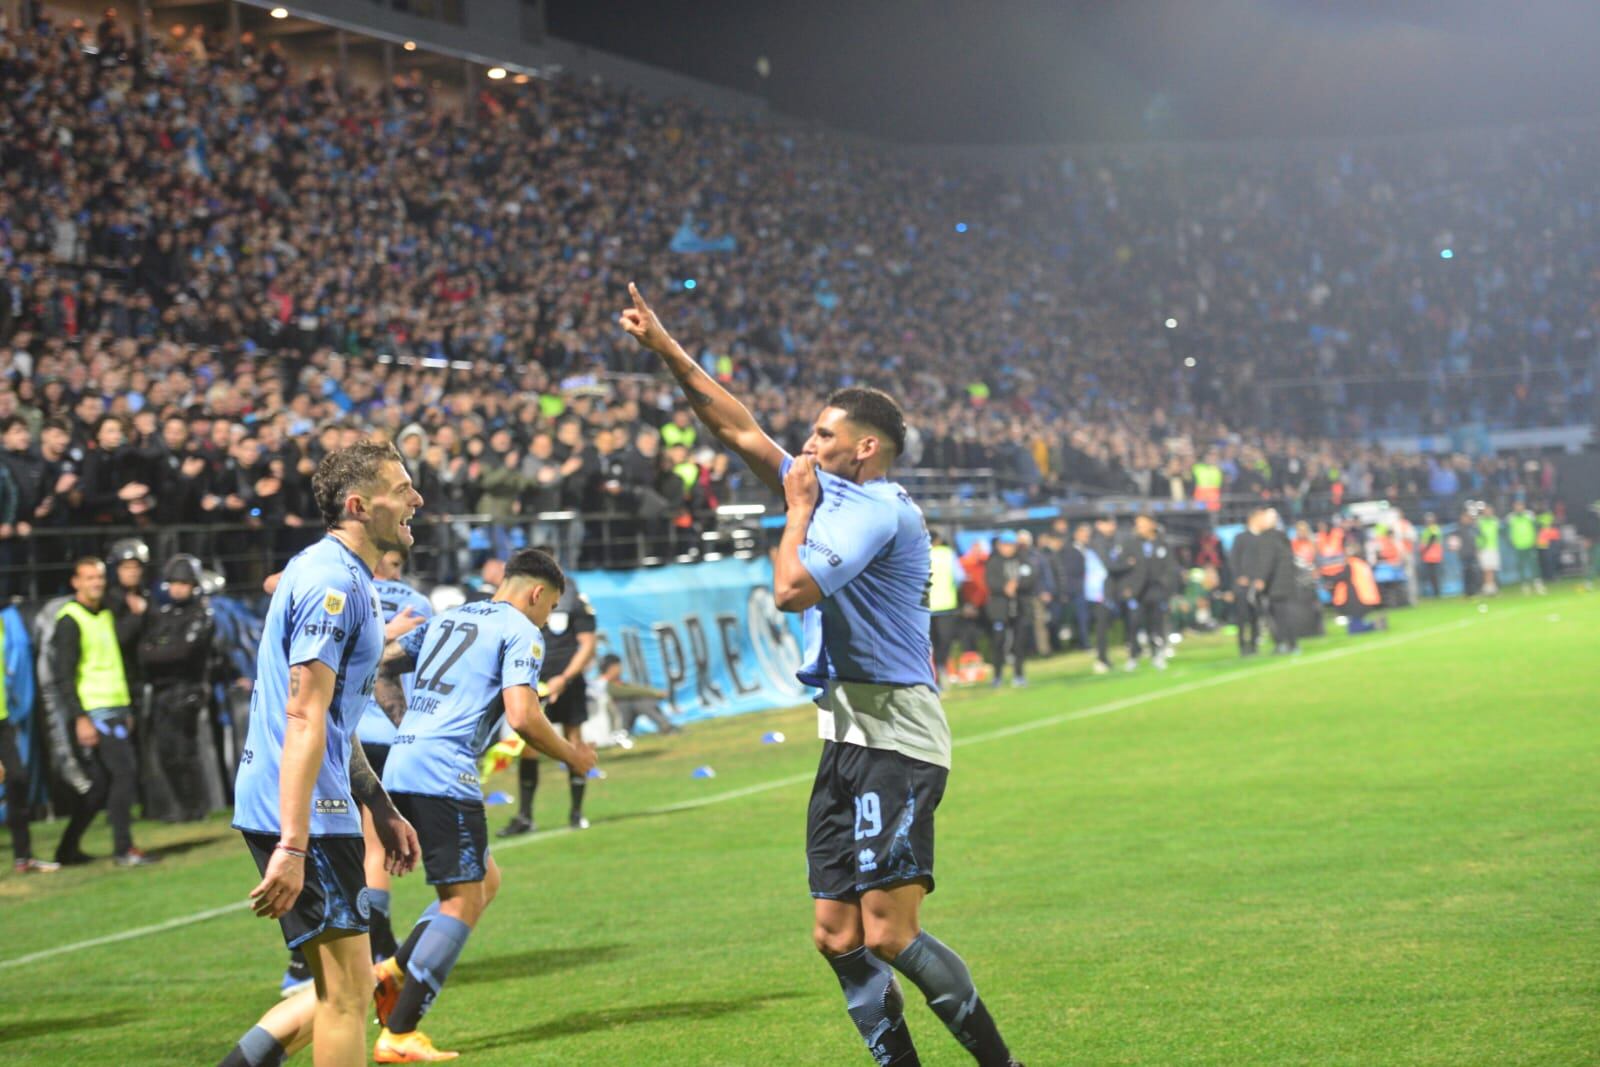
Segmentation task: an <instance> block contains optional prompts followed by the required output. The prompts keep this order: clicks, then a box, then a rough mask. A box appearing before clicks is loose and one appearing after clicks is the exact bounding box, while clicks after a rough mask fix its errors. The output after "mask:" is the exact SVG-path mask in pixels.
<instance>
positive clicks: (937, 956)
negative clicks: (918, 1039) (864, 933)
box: [894, 930, 1011, 1067]
mask: <svg viewBox="0 0 1600 1067" xmlns="http://www.w3.org/2000/svg"><path fill="white" fill-rule="evenodd" d="M894 969H895V970H897V971H899V972H900V973H901V974H903V975H905V976H906V977H907V978H909V979H911V981H912V984H914V985H915V986H916V987H917V988H918V989H920V990H922V995H923V996H925V997H927V998H928V1007H930V1008H932V1009H933V1013H934V1014H935V1015H937V1016H938V1017H939V1018H940V1020H941V1021H942V1022H943V1023H944V1025H945V1026H946V1028H948V1029H949V1031H950V1032H951V1033H952V1034H954V1035H955V1036H956V1040H957V1041H959V1042H961V1045H962V1047H963V1048H965V1049H966V1050H967V1051H968V1052H970V1053H972V1055H973V1058H974V1059H976V1060H977V1061H978V1063H979V1064H981V1065H982V1067H1007V1064H1009V1063H1010V1062H1011V1051H1010V1050H1009V1049H1007V1048H1006V1043H1005V1041H1004V1040H1003V1039H1002V1038H1001V1037H1000V1030H999V1028H998V1027H996V1026H995V1024H994V1019H993V1018H991V1017H990V1015H989V1009H988V1008H986V1007H984V1004H983V1000H982V998H980V997H979V996H978V990H977V989H976V988H975V987H974V986H973V984H972V974H971V972H969V971H968V970H967V965H966V964H965V963H963V962H962V960H961V957H960V956H957V955H956V954H955V953H954V952H952V951H951V950H950V948H949V947H948V946H946V945H944V944H943V943H941V942H940V941H939V939H938V938H936V937H934V936H933V935H932V934H930V933H928V932H927V931H926V930H924V931H923V932H922V933H920V934H918V935H917V938H916V940H915V941H913V942H911V944H909V945H907V946H906V950H905V951H904V952H902V953H900V955H898V956H896V957H895V958H894Z"/></svg>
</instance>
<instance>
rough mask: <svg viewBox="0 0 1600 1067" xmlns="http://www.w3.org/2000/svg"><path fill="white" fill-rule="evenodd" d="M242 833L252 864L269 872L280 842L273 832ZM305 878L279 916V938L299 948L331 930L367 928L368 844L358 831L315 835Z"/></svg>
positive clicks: (309, 849)
mask: <svg viewBox="0 0 1600 1067" xmlns="http://www.w3.org/2000/svg"><path fill="white" fill-rule="evenodd" d="M241 832H242V833H243V834H244V841H245V844H246V845H248V846H249V847H250V855H251V858H253V859H254V860H255V861H256V870H258V871H260V872H261V873H262V874H266V873H267V861H268V860H270V859H272V850H273V848H274V847H275V846H276V845H277V843H278V838H277V837H276V836H275V835H273V834H253V833H250V832H249V831H248V830H245V831H241ZM306 851H307V852H308V853H310V855H309V856H308V858H307V859H306V880H305V884H304V886H303V887H302V888H301V890H300V896H299V899H297V900H296V901H295V902H294V907H292V908H290V909H289V910H288V911H287V912H285V913H284V915H283V917H282V918H281V919H279V920H278V926H279V927H280V928H281V929H282V930H283V942H284V944H286V945H288V946H289V947H290V948H299V947H300V946H302V945H304V944H305V943H306V942H307V941H310V940H311V939H312V938H314V937H317V936H319V935H321V934H324V933H327V932H328V931H329V930H349V931H350V932H352V933H358V934H364V933H366V932H367V917H368V915H369V914H370V905H369V904H368V903H367V871H366V867H365V865H364V862H363V861H364V860H365V858H366V845H365V844H364V843H363V842H362V840H361V838H359V837H313V838H312V839H311V841H310V843H309V844H308V845H307V846H306Z"/></svg>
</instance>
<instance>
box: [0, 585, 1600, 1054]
mask: <svg viewBox="0 0 1600 1067" xmlns="http://www.w3.org/2000/svg"><path fill="white" fill-rule="evenodd" d="M1392 625H1393V628H1392V629H1391V630H1390V631H1389V632H1388V633H1386V634H1375V635H1370V636H1364V637H1360V638H1355V639H1351V638H1347V637H1345V636H1343V635H1342V634H1341V635H1338V636H1330V637H1328V638H1325V639H1322V640H1318V641H1312V642H1308V643H1307V645H1306V652H1305V654H1304V655H1302V656H1300V657H1298V658H1293V659H1275V658H1273V657H1269V656H1262V657H1261V658H1259V659H1256V660H1252V661H1249V662H1240V661H1238V660H1237V659H1236V658H1235V657H1234V656H1233V654H1232V648H1231V645H1230V642H1229V640H1228V639H1227V638H1224V637H1220V636H1218V637H1213V638H1204V639H1199V640H1191V641H1189V642H1186V643H1185V644H1184V645H1183V646H1182V650H1181V652H1180V654H1179V656H1178V657H1177V658H1176V659H1175V660H1174V662H1173V665H1172V668H1171V669H1170V670H1169V671H1167V672H1166V673H1165V674H1159V675H1158V674H1156V673H1154V672H1153V671H1151V670H1150V669H1149V668H1148V667H1145V668H1144V669H1143V670H1141V671H1140V672H1139V673H1137V674H1134V675H1123V674H1122V673H1121V672H1118V673H1117V674H1115V675H1113V676H1109V677H1103V678H1096V677H1091V676H1090V675H1089V674H1088V673H1087V671H1086V669H1085V668H1086V666H1087V664H1086V663H1085V661H1084V660H1083V658H1082V657H1081V656H1079V657H1068V658H1065V659H1060V660H1056V661H1052V662H1049V663H1044V664H1040V665H1039V666H1038V668H1037V670H1036V671H1035V673H1034V680H1033V685H1032V686H1031V687H1030V688H1028V689H1026V690H1018V691H1013V690H1010V689H1007V690H1003V691H1000V692H997V693H991V692H990V691H989V690H987V689H985V690H983V691H981V692H979V691H970V690H962V691H958V692H956V693H954V694H951V695H950V696H949V698H948V701H947V705H948V708H949V712H950V717H951V721H952V725H953V727H954V731H955V736H956V738H957V745H958V747H957V749H956V756H955V768H954V771H953V773H952V776H951V780H950V788H949V791H948V793H947V795H946V799H945V802H944V805H943V807H942V809H941V810H940V812H939V852H938V859H937V865H938V874H939V890H938V892H936V893H935V894H934V895H933V896H932V897H931V898H930V899H929V901H928V903H927V905H926V909H925V914H924V920H925V924H926V926H927V927H928V929H930V930H932V931H934V932H935V933H936V934H938V936H940V937H941V938H942V939H943V940H945V941H946V942H947V943H949V944H950V945H951V946H953V947H954V948H956V949H957V951H959V952H961V953H962V954H963V955H964V956H965V957H966V958H967V960H968V961H969V963H970V964H971V966H972V969H973V972H974V975H975V977H976V979H977V982H978V987H979V989H980V990H981V991H982V992H983V994H984V996H985V997H986V999H987V1000H988V1002H989V1005H990V1007H991V1008H992V1010H993V1012H994V1015H995V1017H996V1018H997V1019H998V1020H999V1022H1000V1025H1001V1027H1002V1029H1003V1031H1004V1032H1005V1033H1006V1035H1007V1037H1008V1038H1009V1039H1010V1041H1011V1042H1012V1045H1013V1048H1014V1049H1015V1050H1016V1052H1017V1053H1018V1054H1019V1056H1020V1057H1021V1058H1023V1059H1024V1060H1025V1061H1026V1062H1027V1063H1029V1064H1030V1065H1031V1067H1043V1065H1053V1064H1161V1065H1166V1064H1218V1065H1223V1064H1227V1065H1235V1064H1280V1063H1281V1064H1318V1065H1333V1064H1350V1065H1372V1064H1379V1065H1387V1064H1440V1065H1462V1064H1576V1063H1594V1062H1600V919H1597V916H1600V908H1597V900H1600V863H1597V860H1596V857H1597V854H1600V848H1597V846H1600V836H1597V830H1596V827H1597V823H1600V799H1597V798H1600V790H1597V788H1596V783H1597V781H1600V744H1597V738H1600V732H1597V727H1600V681H1597V679H1596V666H1597V664H1600V657H1597V653H1596V642H1595V637H1596V634H1597V633H1600V595H1595V594H1587V595H1586V594H1584V593H1582V592H1580V591H1578V590H1576V589H1572V588H1566V589H1562V590H1560V591H1558V592H1557V593H1555V594H1553V595H1551V596H1549V597H1546V598H1540V599H1534V598H1526V597H1523V596H1521V595H1519V594H1516V593H1512V594H1510V595H1507V596H1502V597H1501V598H1499V599H1498V600H1496V601H1493V602H1491V603H1490V605H1489V610H1488V611H1487V612H1486V613H1484V612H1480V611H1478V610H1477V609H1476V607H1475V605H1473V604H1470V603H1464V602H1460V601H1456V602H1451V603H1446V604H1440V605H1433V606H1429V607H1425V608H1422V609H1419V610H1415V611H1405V612H1396V613H1394V615H1393V616H1392ZM811 723H812V715H811V714H810V713H808V712H807V711H806V710H804V709H793V710H788V711H778V712H773V713H771V714H767V715H762V716H751V717H744V718H739V719H732V720H725V721H721V722H717V723H713V724H706V725H701V726H697V727H695V728H693V729H692V730H691V731H689V732H688V733H687V734H685V735H683V736H682V737H681V738H672V739H668V740H666V741H662V740H649V741H646V742H643V743H641V744H640V745H639V747H638V748H636V749H635V750H634V751H632V752H630V753H626V754H612V755H610V758H605V755H604V754H603V756H602V758H603V765H604V766H605V767H606V769H607V771H608V773H609V778H608V779H607V780H606V781H604V782H600V783H598V784H595V785H592V786H591V788H590V801H589V813H590V815H591V817H592V818H593V820H594V827H593V829H591V830H590V831H588V832H587V833H581V834H574V833H567V832H560V833H551V834H540V835H537V836H535V837H532V838H524V839H522V840H520V841H518V842H517V843H516V844H515V846H514V847H510V848H497V849H496V854H497V856H498V858H499V861H500V863H501V865H502V867H503V868H504V871H505V885H504V888H503V889H502V891H501V896H500V899H499V900H498V901H497V902H496V903H495V905H494V906H493V907H492V908H491V909H490V910H489V913H488V915H487V916H486V917H485V919H484V922H483V924H482V925H481V926H480V928H479V929H478V931H477V933H476V934H475V935H474V937H473V940H472V941H471V943H469V945H468V947H467V951H466V953H465V955H464V956H463V958H462V962H461V964H460V965H459V966H458V968H457V969H456V972H455V975H454V977H453V978H452V980H451V982H450V984H449V986H448V987H447V988H446V990H445V992H444V995H443V996H442V997H441V998H440V1000H439V1002H438V1003H437V1005H436V1006H435V1007H434V1010H433V1012H432V1014H431V1015H430V1016H429V1017H428V1019H427V1020H426V1023H425V1026H424V1029H425V1030H426V1031H427V1032H428V1033H429V1034H430V1036H432V1037H433V1038H434V1039H435V1041H436V1042H437V1043H438V1044H439V1046H440V1047H442V1048H452V1049H460V1050H461V1051H462V1054H463V1055H462V1059H461V1060H460V1062H461V1063H463V1064H481V1065H484V1067H490V1065H500V1064H506V1065H510V1064H516V1065H525V1064H546V1063H547V1064H571V1063H594V1064H602V1063H603V1064H621V1065H630V1067H631V1065H655V1064H661V1065H682V1067H707V1065H740V1067H746V1065H749V1067H755V1065H761V1067H765V1065H783V1064H789V1065H808V1067H810V1065H819V1064H823V1065H831V1064H844V1065H850V1064H867V1063H870V1059H869V1058H868V1057H867V1055H866V1053H865V1051H864V1049H863V1048H862V1046H861V1043H860V1041H859V1039H858V1038H857V1036H856V1034H855V1031H854V1028H853V1027H852V1026H851V1024H850V1021H849V1019H848V1018H847V1017H846V1015H845V1013H844V1008H843V1003H842V998H841V997H840V994H839V990H838V987H837V984H836V982H835V980H834V978H833V975H832V973H831V972H830V971H829V970H828V968H827V967H826V966H825V965H824V964H823V963H822V962H821V961H820V960H819V959H818V958H817V957H816V955H815V952H814V950H813V949H812V947H811V944H810V929H809V928H810V919H809V917H810V901H809V898H808V897H807V895H806V876H805V857H804V851H803V838H804V811H805V800H806V795H807V789H808V785H807V783H808V781H809V777H810V773H811V771H812V768H813V766H814V763H815V759H816V750H817V742H816V741H815V740H814V737H813V735H814V728H813V727H812V725H811ZM774 729H777V730H782V731H783V732H785V733H786V734H787V735H788V737H789V741H788V742H787V743H785V744H782V745H762V744H760V743H759V740H760V737H761V735H762V734H763V733H764V732H766V731H768V730H774ZM700 764H710V765H712V766H713V767H715V768H716V771H717V776H716V777H715V778H714V779H711V780H695V779H692V778H691V777H690V771H691V770H692V769H693V768H694V767H696V766H698V765H700ZM552 779H554V780H552ZM546 783H547V784H546V785H545V787H544V788H543V789H542V790H541V795H540V800H539V810H538V816H539V818H540V820H541V824H542V825H548V826H561V825H564V823H565V814H566V795H565V794H566V789H565V785H564V783H563V782H562V781H561V780H560V779H559V778H557V777H556V776H554V775H546ZM495 785H496V787H499V788H507V789H512V790H514V788H515V786H514V782H512V781H510V780H509V778H508V779H507V780H505V781H500V782H496V783H495ZM506 815H507V809H504V808H496V809H490V820H491V827H498V825H500V824H501V823H502V822H503V821H504V820H505V818H506ZM59 826H60V824H59V823H58V824H56V825H55V826H44V827H40V828H38V831H37V832H38V836H39V839H40V845H41V849H40V851H41V853H42V854H48V850H49V849H50V848H53V847H54V842H55V838H56V836H57V835H58V834H59ZM96 834H97V836H93V835H92V836H91V838H90V840H89V841H88V843H87V847H88V848H89V850H90V851H91V852H93V853H95V854H97V855H105V854H106V853H107V852H108V851H109V842H108V837H107V834H106V831H105V829H104V823H103V821H101V822H99V823H98V824H97V830H96ZM137 834H138V837H139V839H140V840H141V843H142V844H144V846H145V847H146V848H152V847H157V848H166V849H170V850H171V851H169V853H168V856H167V860H166V862H165V863H164V864H162V865H161V866H160V867H158V868H155V869H150V870H134V871H119V870H113V869H111V868H110V866H109V864H106V863H103V862H102V863H100V864H97V865H96V866H95V867H93V868H90V869H88V870H73V871H67V872H63V873H61V874H59V875H55V876H53V877H48V878H47V877H41V876H33V877H28V878H21V877H17V876H15V875H12V874H9V873H7V874H5V875H4V876H3V877H0V1059H3V1061H4V1062H5V1063H8V1064H12V1063H16V1064H33V1063H38V1064H53V1065H60V1064H211V1063H214V1062H216V1060H217V1059H219V1058H220V1057H221V1056H222V1054H223V1053H224V1052H225V1051H226V1050H227V1049H228V1047H229V1046H230V1045H231V1043H232V1042H233V1041H234V1040H235V1039H236V1037H237V1036H238V1035H239V1034H240V1033H242V1032H243V1031H244V1030H245V1029H247V1028H248V1027H249V1026H250V1025H251V1023H252V1022H253V1021H254V1020H255V1018H256V1017H257V1016H258V1015H259V1013H260V1012H261V1011H262V1010H264V1009H265V1008H266V1007H267V1006H268V1005H269V1004H270V1003H272V1001H273V999H274V997H275V996H276V992H277V982H278V978H279V976H280V974H281V972H282V968H283V963H284V952H283V948H282V942H281V941H280V939H279V937H278V932H277V927H276V925H275V924H269V923H267V922H263V921H261V920H257V919H254V918H252V917H251V916H250V914H249V913H248V911H246V910H243V909H242V908H241V907H237V906H235V907H234V908H232V909H231V910H222V911H220V913H218V909H227V906H229V905H231V904H233V905H236V904H237V902H239V901H241V900H242V899H243V897H244V896H245V893H246V892H247V891H248V889H249V888H250V887H251V886H252V885H253V884H254V882H255V872H254V868H253V866H252V865H251V862H250V860H249V858H248V856H247V855H246V853H245V850H244V848H243V846H242V845H241V843H240V842H239V840H238V838H237V836H236V835H235V834H233V833H232V832H231V831H229V830H228V829H227V827H226V824H225V821H224V820H223V819H221V817H218V818H217V819H216V820H214V821H213V822H212V823H210V824H204V825H199V826H189V827H178V828H166V827H158V826H154V825H150V824H141V825H140V826H139V827H138V829H137ZM427 893H428V890H427V887H426V885H424V884H423V882H422V878H421V875H420V873H419V874H417V875H414V876H412V877H410V878H407V879H404V880H402V881H401V882H400V883H398V884H397V886H396V891H395V905H396V911H395V915H396V926H397V927H401V928H402V931H403V928H404V926H406V925H409V922H410V918H411V917H412V916H414V915H415V914H416V913H417V912H418V911H420V910H421V908H422V906H423V904H424V902H425V901H426V900H427V899H428V896H427ZM208 911H209V912H213V914H211V915H210V916H209V917H206V918H202V919H197V920H193V921H184V917H185V916H191V915H194V914H195V913H198V912H208ZM169 921H171V924H170V925H169V926H167V927H166V928H163V929H160V930H158V931H155V932H148V933H142V934H140V935H139V936H135V937H130V938H125V939H123V940H107V941H102V942H101V943H98V944H95V945H91V946H89V947H83V948H76V949H73V950H72V951H66V952H61V951H59V950H60V949H61V948H62V947H63V946H69V945H75V944H78V943H81V942H85V941H91V940H94V939H107V938H113V937H115V936H116V935H117V934H119V933H125V932H127V931H130V930H135V929H139V928H147V927H150V926H153V925H156V924H162V923H168V922H169ZM51 952H54V954H48V955H39V954H41V953H51ZM908 1001H909V1003H908V1014H909V1016H910V1019H911V1025H912V1031H913V1033H914V1034H915V1035H916V1037H917V1039H918V1043H919V1045H920V1048H921V1051H922V1054H923V1059H924V1062H925V1063H927V1064H930V1065H957V1064H962V1063H967V1062H970V1060H969V1059H968V1058H967V1056H966V1054H965V1053H964V1052H962V1050H961V1049H960V1048H959V1047H957V1046H956V1045H955V1043H954V1042H953V1040H952V1039H951V1038H950V1037H949V1036H948V1035H947V1034H946V1033H945V1032H944V1030H943V1028H942V1027H941V1026H940V1025H939V1024H938V1022H937V1020H936V1019H935V1018H934V1017H933V1015H932V1014H931V1013H930V1012H929V1011H928V1010H927V1008H926V1007H925V1006H924V1005H923V1004H922V1003H921V1001H920V998H918V997H917V996H916V994H915V991H914V990H910V989H908ZM370 1036H373V1037H375V1036H376V1030H375V1029H373V1030H372V1031H371V1034H370ZM302 1061H304V1062H309V1057H308V1056H306V1055H304V1054H302V1056H301V1057H300V1058H297V1060H296V1061H295V1062H302Z"/></svg>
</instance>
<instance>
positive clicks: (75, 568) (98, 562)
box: [72, 556, 106, 577]
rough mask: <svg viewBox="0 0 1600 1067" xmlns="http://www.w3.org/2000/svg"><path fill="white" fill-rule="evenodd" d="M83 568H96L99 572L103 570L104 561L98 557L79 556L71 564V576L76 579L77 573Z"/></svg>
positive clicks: (104, 567) (104, 566)
mask: <svg viewBox="0 0 1600 1067" xmlns="http://www.w3.org/2000/svg"><path fill="white" fill-rule="evenodd" d="M85 567H98V568H100V569H101V570H105V569H106V561H105V560H103V559H101V558H100V557H99V556H79V557H78V558H77V559H76V560H74V561H73V564H72V574H73V576H74V577H76V576H77V574H78V572H79V571H81V570H83V568H85Z"/></svg>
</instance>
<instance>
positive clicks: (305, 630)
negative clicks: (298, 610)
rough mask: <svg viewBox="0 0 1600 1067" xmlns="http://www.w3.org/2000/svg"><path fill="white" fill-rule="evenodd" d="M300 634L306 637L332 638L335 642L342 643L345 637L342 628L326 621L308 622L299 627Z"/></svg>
mask: <svg viewBox="0 0 1600 1067" xmlns="http://www.w3.org/2000/svg"><path fill="white" fill-rule="evenodd" d="M336 614H337V613H336ZM300 632H301V633H302V634H304V635H305V636H306V637H332V638H333V639H334V640H335V641H343V640H344V637H345V634H344V627H343V626H335V625H334V624H333V623H332V622H330V621H329V620H327V619H321V620H313V621H311V622H308V623H306V624H305V625H304V626H302V627H300Z"/></svg>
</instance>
